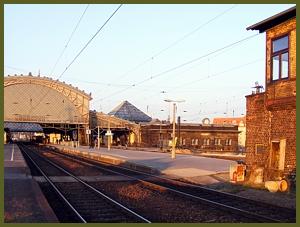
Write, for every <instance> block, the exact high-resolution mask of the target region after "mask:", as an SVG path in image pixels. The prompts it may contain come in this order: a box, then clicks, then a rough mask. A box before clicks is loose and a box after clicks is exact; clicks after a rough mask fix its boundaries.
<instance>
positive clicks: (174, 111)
mask: <svg viewBox="0 0 300 227" xmlns="http://www.w3.org/2000/svg"><path fill="white" fill-rule="evenodd" d="M164 101H165V102H169V103H173V133H172V151H171V158H172V159H175V158H176V151H175V115H176V103H180V102H185V100H171V99H165V100H164Z"/></svg>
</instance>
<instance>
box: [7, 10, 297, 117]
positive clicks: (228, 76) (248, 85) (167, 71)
mask: <svg viewBox="0 0 300 227" xmlns="http://www.w3.org/2000/svg"><path fill="white" fill-rule="evenodd" d="M293 6H294V5H292V4H257V5H256V4H251V5H250V4H187V5H185V4H159V5H156V4H150V5H148V4H124V5H122V6H121V8H119V10H118V11H117V12H116V13H115V14H114V15H113V16H112V17H111V19H110V20H109V21H108V22H107V23H106V24H105V25H104V23H105V22H106V21H107V19H108V18H109V17H110V16H111V15H112V14H113V12H114V11H115V10H116V9H117V8H118V7H119V5H116V4H96V5H93V4H90V5H87V4H77V5H71V4H68V5H64V4H59V5H47V4H40V5H39V4H35V5H30V4H26V5H22V4H18V5H14V4H6V5H5V6H4V66H5V67H4V76H7V75H14V74H17V75H20V74H23V75H28V73H29V72H31V73H32V74H33V76H37V75H38V74H39V73H40V75H41V76H47V77H52V78H53V79H59V80H60V81H64V82H66V83H67V84H72V86H74V87H78V88H79V89H81V90H84V91H85V92H86V93H90V92H91V94H92V98H93V99H92V101H91V102H90V109H91V110H97V111H101V112H104V113H108V112H109V111H111V110H112V109H113V108H114V107H116V106H117V105H119V104H120V103H121V102H122V101H125V100H127V101H129V102H130V103H132V104H133V105H135V106H136V107H137V108H139V109H140V110H142V111H143V112H145V113H146V114H148V115H149V116H150V117H152V118H159V119H161V120H166V119H168V117H169V116H170V115H171V114H172V110H171V104H170V103H168V102H165V101H164V100H166V99H170V100H175V101H179V100H182V101H183V100H184V102H180V103H177V113H176V114H177V115H180V116H181V119H182V121H186V122H194V123H197V122H201V121H202V119H204V118H207V117H208V118H210V119H211V120H212V119H213V118H215V117H233V116H234V117H239V116H243V115H244V114H246V98H245V96H246V95H249V94H251V92H252V90H254V89H253V88H252V87H253V86H254V85H255V82H256V81H258V82H259V84H261V85H263V86H264V85H265V33H261V34H260V33H259V32H258V31H251V30H246V28H247V27H249V26H251V25H253V24H255V23H257V22H260V21H262V20H264V19H266V18H268V17H270V16H273V15H274V14H277V13H280V12H281V11H284V10H286V9H288V8H290V7H293ZM103 25H104V27H103V28H102V29H101V30H100V32H99V33H98V34H97V35H96V36H95V37H94V38H93V39H92V40H91V38H92V37H93V36H94V35H95V34H96V32H97V31H98V30H99V29H100V28H101V26H103ZM89 40H91V42H89ZM86 44H88V45H87V46H86V48H85V49H84V50H83V51H82V52H81V53H80V51H81V50H82V49H83V48H84V46H85V45H86ZM79 53H80V54H79ZM78 54H79V56H78V57H77V58H75V57H76V56H77V55H78ZM74 59H75V61H73V60H74ZM70 64H71V65H70ZM69 65H70V66H69ZM68 66H69V67H68ZM66 67H68V68H67V70H66Z"/></svg>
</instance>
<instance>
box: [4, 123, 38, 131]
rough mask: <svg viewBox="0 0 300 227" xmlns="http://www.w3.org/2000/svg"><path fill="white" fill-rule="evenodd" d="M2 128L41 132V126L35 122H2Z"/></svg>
mask: <svg viewBox="0 0 300 227" xmlns="http://www.w3.org/2000/svg"><path fill="white" fill-rule="evenodd" d="M4 128H7V129H8V130H9V131H10V132H43V128H42V127H41V126H40V125H39V124H37V123H21V122H4Z"/></svg>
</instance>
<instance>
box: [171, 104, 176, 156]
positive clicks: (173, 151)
mask: <svg viewBox="0 0 300 227" xmlns="http://www.w3.org/2000/svg"><path fill="white" fill-rule="evenodd" d="M175 109H176V103H173V133H172V155H171V157H172V159H175V157H176V152H175V111H176V110H175Z"/></svg>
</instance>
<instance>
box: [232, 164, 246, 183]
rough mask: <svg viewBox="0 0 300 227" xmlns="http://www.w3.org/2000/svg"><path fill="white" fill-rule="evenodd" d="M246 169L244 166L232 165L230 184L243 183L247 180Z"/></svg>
mask: <svg viewBox="0 0 300 227" xmlns="http://www.w3.org/2000/svg"><path fill="white" fill-rule="evenodd" d="M245 169H246V166H245V165H243V164H233V165H230V170H229V175H230V182H232V183H236V182H243V181H244V180H245Z"/></svg>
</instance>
